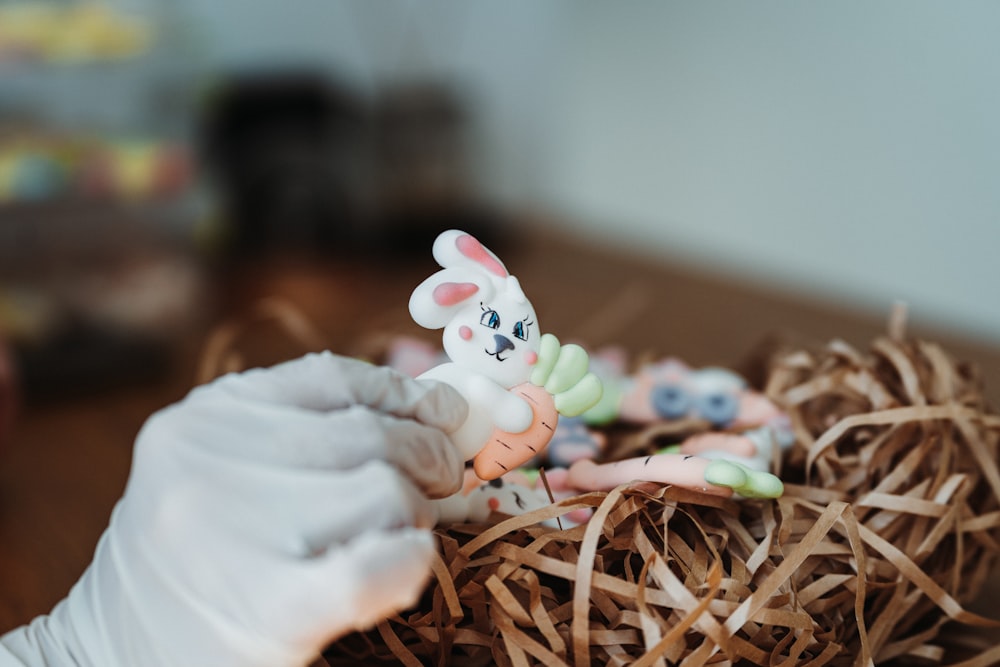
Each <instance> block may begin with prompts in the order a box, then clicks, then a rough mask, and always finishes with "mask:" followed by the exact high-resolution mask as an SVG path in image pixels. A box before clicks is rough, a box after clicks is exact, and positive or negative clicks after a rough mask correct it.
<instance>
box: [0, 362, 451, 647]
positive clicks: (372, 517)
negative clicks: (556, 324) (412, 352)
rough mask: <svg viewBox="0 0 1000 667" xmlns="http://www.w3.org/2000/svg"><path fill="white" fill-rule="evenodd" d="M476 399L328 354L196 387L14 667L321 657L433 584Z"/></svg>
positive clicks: (17, 640) (18, 636)
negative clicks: (439, 501)
mask: <svg viewBox="0 0 1000 667" xmlns="http://www.w3.org/2000/svg"><path fill="white" fill-rule="evenodd" d="M466 409H467V408H466V405H465V402H464V401H463V400H462V399H461V397H459V395H458V394H457V393H456V392H455V391H454V390H453V389H451V388H450V387H448V386H446V385H443V384H438V383H426V382H425V383H418V382H416V381H414V380H411V379H409V378H405V377H404V376H402V375H400V374H397V373H395V372H393V371H390V370H389V369H386V368H376V367H374V366H371V365H368V364H366V363H363V362H359V361H354V360H349V359H343V358H340V357H335V356H333V355H331V354H329V353H323V354H318V355H310V356H307V357H304V358H302V359H299V360H296V361H292V362H289V363H286V364H282V365H280V366H276V367H274V368H272V369H269V370H253V371H249V372H246V373H243V374H240V375H229V376H226V377H224V378H221V379H219V380H217V381H216V382H214V383H212V384H210V385H206V386H204V387H200V388H197V389H195V390H194V391H192V392H191V393H190V394H189V395H188V396H187V398H185V399H184V400H183V401H181V402H180V403H178V404H176V405H173V406H171V407H168V408H166V409H164V410H162V411H161V412H159V413H157V414H155V415H154V416H153V417H151V418H150V419H149V421H148V422H147V423H146V425H145V426H144V427H143V429H142V431H141V433H140V434H139V437H138V439H137V441H136V447H135V454H134V460H133V466H132V472H131V476H130V478H129V481H128V485H127V488H126V491H125V494H124V496H123V498H122V499H121V501H120V502H119V503H118V505H117V506H116V508H115V510H114V513H113V514H112V517H111V523H110V526H109V527H108V529H107V531H106V532H105V533H104V535H103V536H102V538H101V540H100V543H99V545H98V547H97V552H96V555H95V557H94V561H93V563H92V564H91V566H90V567H89V568H88V570H87V571H86V572H85V573H84V575H83V577H82V578H81V579H80V581H79V582H78V583H77V585H76V586H75V587H74V588H73V590H72V591H71V592H70V594H69V596H68V597H67V599H66V600H64V601H63V602H61V603H60V604H59V605H57V607H56V608H55V609H54V610H53V612H52V614H51V615H50V616H47V617H42V618H40V619H37V620H36V621H35V622H33V623H32V624H31V625H29V626H27V627H24V628H20V629H18V630H15V631H13V632H11V633H9V634H7V635H6V636H4V637H3V638H2V641H0V664H6V663H5V661H4V657H5V649H6V651H7V654H6V657H7V658H8V659H11V656H13V657H14V658H17V659H19V660H20V663H18V662H14V664H28V665H43V664H44V665H53V664H59V665H62V664H74V665H81V666H94V667H98V666H100V667H135V666H137V665H143V666H159V665H164V666H166V665H170V666H171V667H178V666H180V665H184V666H185V667H187V666H199V665H209V666H212V667H225V666H228V665H232V666H234V667H253V666H256V665H260V666H261V667H280V666H285V665H288V666H291V665H296V666H298V665H304V664H306V663H308V662H309V661H310V660H311V659H313V658H314V657H315V656H316V655H317V653H318V652H319V651H320V650H321V649H322V648H323V647H324V646H325V645H326V644H327V643H328V642H329V641H330V640H332V639H333V638H335V637H337V636H339V635H342V634H345V633H347V632H349V631H352V630H354V629H360V628H365V627H368V626H370V625H372V624H373V623H375V622H376V621H378V620H379V619H381V618H384V617H385V616H387V615H388V614H390V613H392V612H395V611H398V610H400V609H402V608H405V607H407V606H409V605H411V604H412V603H414V602H415V600H416V598H417V596H418V595H419V594H420V592H421V590H422V588H423V586H424V584H425V583H426V579H427V575H428V573H429V568H430V560H431V557H432V554H433V549H434V545H433V542H432V536H431V534H430V532H429V531H428V530H427V529H428V528H429V527H430V526H431V525H432V522H433V512H432V510H431V508H430V505H429V501H428V500H427V497H426V495H430V496H444V495H448V494H451V493H453V492H455V491H456V490H458V488H459V487H460V484H461V481H462V460H461V458H460V456H459V455H458V453H457V450H456V449H455V448H454V446H453V445H452V443H451V441H450V440H449V438H448V437H447V436H446V435H445V433H446V432H448V431H450V430H453V429H454V428H456V427H457V425H458V424H460V423H461V422H462V421H463V420H464V419H465V413H466Z"/></svg>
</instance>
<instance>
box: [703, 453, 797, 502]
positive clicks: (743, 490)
mask: <svg viewBox="0 0 1000 667" xmlns="http://www.w3.org/2000/svg"><path fill="white" fill-rule="evenodd" d="M705 481H706V482H708V483H709V484H715V485H716V486H724V487H727V488H730V489H732V490H733V491H734V492H736V493H738V494H740V495H741V496H743V497H745V498H779V497H780V496H781V494H782V493H784V491H785V485H784V484H782V483H781V480H780V479H778V478H777V477H775V476H774V475H772V474H771V473H769V472H761V471H758V470H751V469H750V468H747V467H746V466H744V465H741V464H739V463H734V462H733V461H726V460H724V459H718V460H715V461H712V462H711V463H709V464H708V467H707V468H705Z"/></svg>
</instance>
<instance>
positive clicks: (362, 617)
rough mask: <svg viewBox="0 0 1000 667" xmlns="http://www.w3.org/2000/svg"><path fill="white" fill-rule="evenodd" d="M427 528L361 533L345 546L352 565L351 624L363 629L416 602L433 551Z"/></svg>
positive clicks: (424, 580)
mask: <svg viewBox="0 0 1000 667" xmlns="http://www.w3.org/2000/svg"><path fill="white" fill-rule="evenodd" d="M435 548H436V547H435V542H434V536H433V535H432V534H431V532H430V531H427V530H420V529H410V528H408V529H403V530H399V531H395V532H392V533H376V534H369V535H365V536H362V537H361V538H359V539H358V540H356V541H355V542H353V543H351V544H350V545H348V546H347V550H348V551H349V552H350V555H349V557H350V558H351V560H352V562H353V563H354V564H355V570H356V572H355V574H356V581H357V588H356V592H355V596H354V601H353V602H354V604H353V606H354V624H355V628H356V629H359V630H360V629H365V628H369V627H371V626H373V625H374V624H376V623H378V622H379V621H380V620H382V619H384V618H386V617H387V616H389V615H390V614H392V613H395V612H398V611H401V610H403V609H406V608H407V607H410V606H412V605H413V604H415V603H416V601H417V599H418V598H419V596H420V593H421V592H422V591H423V590H424V587H425V586H426V584H427V580H428V578H429V575H430V571H431V559H432V558H433V557H434V551H435Z"/></svg>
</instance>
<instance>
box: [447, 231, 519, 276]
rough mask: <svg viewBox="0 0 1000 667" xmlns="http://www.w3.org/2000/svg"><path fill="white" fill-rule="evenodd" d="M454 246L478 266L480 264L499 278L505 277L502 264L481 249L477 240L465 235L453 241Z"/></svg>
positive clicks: (505, 271) (480, 244) (481, 246)
mask: <svg viewBox="0 0 1000 667" xmlns="http://www.w3.org/2000/svg"><path fill="white" fill-rule="evenodd" d="M455 245H456V246H457V247H458V251H459V252H460V253H462V254H463V255H465V256H466V257H468V258H469V259H471V260H472V261H474V262H477V263H478V264H481V265H482V266H483V268H485V269H486V270H487V271H489V272H490V273H492V274H495V275H498V276H500V277H501V278H506V277H507V269H505V268H504V267H503V264H501V263H500V262H498V261H497V259H496V258H495V257H494V256H493V255H491V254H490V253H489V251H488V250H486V248H485V247H483V244H482V243H480V242H479V241H478V240H477V239H475V238H474V237H472V236H469V235H468V234H466V235H465V236H459V237H458V239H457V240H456V241H455Z"/></svg>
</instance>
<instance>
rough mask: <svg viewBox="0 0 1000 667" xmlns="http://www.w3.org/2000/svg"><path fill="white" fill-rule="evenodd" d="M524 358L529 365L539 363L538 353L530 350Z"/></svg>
mask: <svg viewBox="0 0 1000 667" xmlns="http://www.w3.org/2000/svg"><path fill="white" fill-rule="evenodd" d="M524 360H525V361H526V362H528V365H529V366H534V365H535V364H537V363H538V353H537V352H528V353H527V354H525V355H524Z"/></svg>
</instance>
